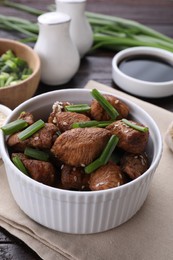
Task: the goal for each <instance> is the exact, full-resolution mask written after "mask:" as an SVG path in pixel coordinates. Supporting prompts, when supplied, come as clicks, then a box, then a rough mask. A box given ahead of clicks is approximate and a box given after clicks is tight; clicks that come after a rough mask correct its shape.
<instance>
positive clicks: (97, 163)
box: [84, 158, 103, 174]
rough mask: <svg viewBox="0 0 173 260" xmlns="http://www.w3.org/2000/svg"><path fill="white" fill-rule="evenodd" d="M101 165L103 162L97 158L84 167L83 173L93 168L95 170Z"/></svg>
mask: <svg viewBox="0 0 173 260" xmlns="http://www.w3.org/2000/svg"><path fill="white" fill-rule="evenodd" d="M102 165H103V163H102V162H101V160H100V158H98V159H96V160H95V161H93V162H92V163H90V164H88V165H87V166H86V167H85V168H84V170H85V173H87V174H90V173H92V172H94V171H95V170H97V169H98V168H100V167H101V166H102Z"/></svg>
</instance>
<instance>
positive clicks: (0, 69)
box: [0, 50, 32, 87]
mask: <svg viewBox="0 0 173 260" xmlns="http://www.w3.org/2000/svg"><path fill="white" fill-rule="evenodd" d="M31 73H32V69H31V68H29V66H28V64H27V62H26V61H25V60H23V59H21V58H19V57H17V56H15V54H14V53H13V52H12V50H7V51H6V52H5V53H4V54H2V55H1V56H0V87H6V86H12V85H15V84H17V83H19V82H20V81H21V80H25V79H26V78H28V77H29V75H30V74H31Z"/></svg>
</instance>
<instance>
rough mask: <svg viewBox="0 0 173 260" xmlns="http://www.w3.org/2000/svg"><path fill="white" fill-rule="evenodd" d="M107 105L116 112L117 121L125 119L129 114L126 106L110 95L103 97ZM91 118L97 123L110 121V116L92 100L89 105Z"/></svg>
mask: <svg viewBox="0 0 173 260" xmlns="http://www.w3.org/2000/svg"><path fill="white" fill-rule="evenodd" d="M103 96H104V97H105V98H106V99H107V100H108V101H109V103H110V104H111V105H112V106H113V107H114V108H115V109H116V110H117V111H118V113H119V116H118V117H117V119H121V118H126V117H127V116H128V114H129V108H128V106H127V105H126V104H125V103H123V102H122V101H121V100H119V99H118V98H116V97H114V96H112V95H103ZM90 113H91V117H92V119H95V120H98V121H107V120H110V116H109V115H108V114H107V112H106V111H105V110H104V109H103V108H102V106H101V105H100V104H99V103H98V101H97V100H95V99H94V100H93V101H92V103H91V112H90Z"/></svg>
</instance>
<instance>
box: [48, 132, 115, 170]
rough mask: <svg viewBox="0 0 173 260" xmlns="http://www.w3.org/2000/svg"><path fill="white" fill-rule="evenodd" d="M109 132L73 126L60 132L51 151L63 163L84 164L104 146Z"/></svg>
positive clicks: (93, 158) (97, 154)
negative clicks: (73, 127)
mask: <svg viewBox="0 0 173 260" xmlns="http://www.w3.org/2000/svg"><path fill="white" fill-rule="evenodd" d="M110 136H111V133H110V132H109V131H108V130H106V129H102V128H95V127H91V128H75V129H71V130H68V131H66V132H64V133H62V134H61V135H60V136H59V137H58V138H57V139H56V141H55V143H54V144H53V146H52V149H51V151H52V153H53V154H54V155H55V156H56V157H57V158H58V159H59V160H60V161H62V162H63V163H64V164H68V165H71V166H75V167H80V166H85V165H88V164H89V163H91V162H92V161H93V160H95V159H96V158H97V157H98V156H99V155H100V154H101V152H102V150H103V149H104V147H105V146H106V144H107V142H108V140H109V138H110Z"/></svg>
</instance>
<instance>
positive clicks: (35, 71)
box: [0, 38, 41, 91]
mask: <svg viewBox="0 0 173 260" xmlns="http://www.w3.org/2000/svg"><path fill="white" fill-rule="evenodd" d="M7 42H8V43H11V44H14V45H16V46H20V47H21V48H25V49H26V50H27V51H29V52H30V53H32V55H33V56H34V58H35V60H36V63H35V64H36V66H35V68H34V70H33V72H32V74H31V75H29V77H28V78H27V79H24V80H22V81H21V82H20V83H18V84H16V85H12V86H6V87H5V88H0V90H2V91H3V90H4V89H9V88H13V87H16V86H21V85H22V84H24V83H26V82H28V81H29V80H30V79H31V78H33V77H34V76H35V75H36V74H37V73H39V71H40V69H41V68H40V67H41V61H40V58H39V55H38V54H37V53H36V51H34V49H33V48H31V47H30V46H29V45H27V44H24V43H21V42H19V41H17V40H13V39H6V38H0V43H4V44H5V43H7Z"/></svg>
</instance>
